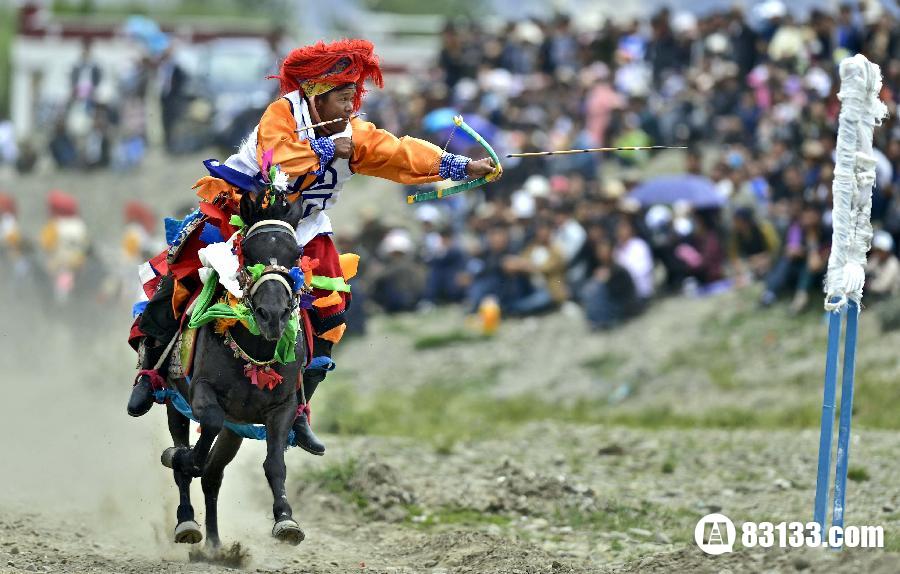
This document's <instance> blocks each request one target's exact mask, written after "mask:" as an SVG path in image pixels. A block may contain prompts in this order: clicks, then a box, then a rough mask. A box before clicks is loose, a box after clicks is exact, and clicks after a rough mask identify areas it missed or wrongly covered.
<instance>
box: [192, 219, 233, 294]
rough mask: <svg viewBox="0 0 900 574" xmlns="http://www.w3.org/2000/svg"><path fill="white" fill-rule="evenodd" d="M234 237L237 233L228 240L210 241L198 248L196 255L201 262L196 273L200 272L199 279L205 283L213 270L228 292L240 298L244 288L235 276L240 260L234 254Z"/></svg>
mask: <svg viewBox="0 0 900 574" xmlns="http://www.w3.org/2000/svg"><path fill="white" fill-rule="evenodd" d="M235 237H237V233H235V234H234V235H232V236H231V237H229V238H228V241H223V242H219V243H211V244H209V245H207V246H206V247H204V248H203V249H200V250H198V251H197V255H198V256H199V257H200V263H202V264H203V267H201V268H200V270H199V271H198V273H199V274H200V281H202V282H203V284H204V285H206V282H207V281H209V278H210V277H211V276H212V272H213V271H215V272H216V273H218V275H219V283H221V284H222V286H224V287H225V289H227V290H228V292H229V293H231V294H232V295H234V296H235V297H237V298H238V299H240V298H241V297H243V296H244V290H243V289H241V285H240V282H238V278H237V276H238V270H239V269H240V262H239V261H238V258H237V255H235V254H234V238H235Z"/></svg>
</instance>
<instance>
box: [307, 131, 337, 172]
mask: <svg viewBox="0 0 900 574" xmlns="http://www.w3.org/2000/svg"><path fill="white" fill-rule="evenodd" d="M309 147H311V148H312V150H313V151H314V152H316V155H317V156H318V157H319V169H317V170H315V171H314V172H312V173H313V175H316V176H319V175H322V174H323V173H325V169H326V168H327V167H328V164H330V163H331V160H333V159H334V140H332V139H331V138H329V137H324V138H315V139H311V140H309Z"/></svg>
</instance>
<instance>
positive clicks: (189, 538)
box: [175, 520, 203, 544]
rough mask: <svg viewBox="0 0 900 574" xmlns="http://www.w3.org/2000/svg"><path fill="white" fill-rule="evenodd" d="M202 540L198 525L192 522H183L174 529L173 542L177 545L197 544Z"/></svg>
mask: <svg viewBox="0 0 900 574" xmlns="http://www.w3.org/2000/svg"><path fill="white" fill-rule="evenodd" d="M201 540H203V533H202V532H200V525H199V524H197V523H196V522H194V521H193V520H185V521H184V522H182V523H180V524H179V525H178V526H176V527H175V542H176V543H177V544H197V543H198V542H200V541H201Z"/></svg>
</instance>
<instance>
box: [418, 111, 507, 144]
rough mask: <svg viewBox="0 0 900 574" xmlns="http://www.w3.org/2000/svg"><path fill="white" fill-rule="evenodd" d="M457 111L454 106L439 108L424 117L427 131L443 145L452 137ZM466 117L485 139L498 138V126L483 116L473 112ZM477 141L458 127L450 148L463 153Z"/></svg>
mask: <svg viewBox="0 0 900 574" xmlns="http://www.w3.org/2000/svg"><path fill="white" fill-rule="evenodd" d="M457 113H458V112H456V110H454V109H452V108H438V109H436V110H434V111H432V112H430V113H428V114H427V115H426V116H425V117H424V118H423V120H422V127H423V128H425V131H427V132H430V133H432V134H434V136H435V138H436V139H437V143H439V145H443V144H444V143H445V142H446V141H447V138H449V137H450V133H451V132H453V129H454V128H455V127H456V124H455V123H453V117H454V116H456V115H457ZM464 117H465V119H466V123H467V124H469V127H471V128H472V129H473V130H475V131H476V132H478V133H479V134H481V137H483V138H484V139H485V140H487V141H492V140H494V139H495V138H496V135H497V126H495V125H494V124H492V123H491V122H490V121H489V120H487V119H485V118H484V117H483V116H480V115H477V114H471V115H466V116H464ZM476 143H478V142H476V141H475V138H473V137H471V136H470V135H469V134H468V133H466V132H464V131H462V130H459V129H458V130H456V133H454V134H453V139H452V140H451V141H450V145H449V147H448V149H449V151H451V152H452V153H463V152H465V151H466V150H467V149H468V148H470V147H471V146H472V145H473V144H476Z"/></svg>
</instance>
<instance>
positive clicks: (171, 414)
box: [163, 405, 203, 544]
mask: <svg viewBox="0 0 900 574" xmlns="http://www.w3.org/2000/svg"><path fill="white" fill-rule="evenodd" d="M166 411H167V413H168V418H169V434H171V435H172V442H174V443H175V446H174V447H170V448H169V449H166V452H164V453H163V464H164V465H166V466H169V467H170V468H171V467H172V463H171V459H172V456H173V455H174V453H176V452H178V451H179V450H182V451H184V452H188V449H189V448H190V442H189V441H190V437H189V434H188V433H189V432H190V422H189V421H188V420H187V419H186V418H185V417H184V416H183V415H182V414H181V413H179V412H178V411H177V410H175V407H173V406H172V405H166ZM166 462H168V463H169V464H166ZM173 474H174V475H175V484H176V485H178V512H177V518H178V524H177V525H176V526H175V542H178V543H185V544H196V543H198V542H200V541H201V540H202V539H203V534H202V533H201V532H200V525H199V524H197V522H196V521H195V520H194V507H193V506H191V478H192V477H191V475H190V474H185V473H183V472H180V471H178V470H174V469H173Z"/></svg>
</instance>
